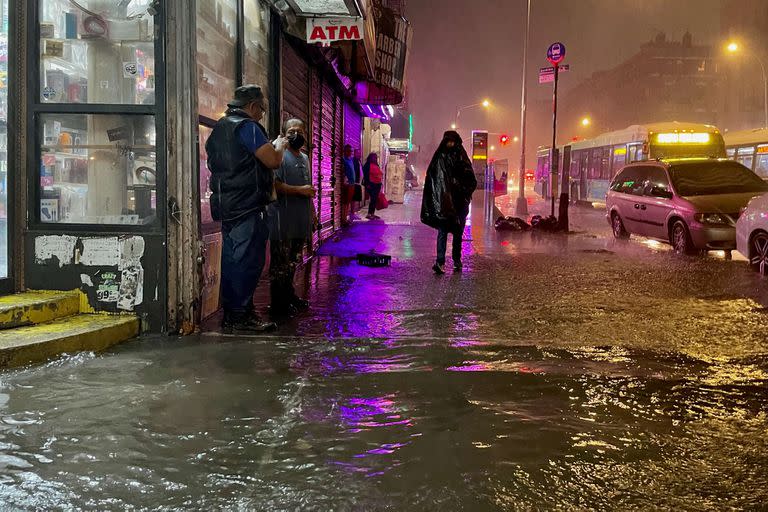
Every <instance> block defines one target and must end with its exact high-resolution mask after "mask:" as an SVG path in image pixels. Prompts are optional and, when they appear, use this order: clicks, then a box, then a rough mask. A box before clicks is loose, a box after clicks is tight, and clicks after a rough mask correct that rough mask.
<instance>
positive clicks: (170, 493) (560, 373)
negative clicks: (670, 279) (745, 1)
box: [0, 338, 768, 510]
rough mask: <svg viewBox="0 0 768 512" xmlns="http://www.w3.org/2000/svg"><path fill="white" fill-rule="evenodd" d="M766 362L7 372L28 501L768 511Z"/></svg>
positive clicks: (10, 483)
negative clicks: (766, 505)
mask: <svg viewBox="0 0 768 512" xmlns="http://www.w3.org/2000/svg"><path fill="white" fill-rule="evenodd" d="M766 372H768V361H767V360H766V359H765V358H751V359H745V360H733V361H723V362H704V361H700V360H695V359H692V358H688V357H685V356H679V355H674V354H667V355H662V354H657V353H647V352H641V351H633V350H625V349H618V348H596V347H593V348H582V349H573V350H569V349H553V348H541V347H531V346H528V347H508V346H503V345H499V344H495V343H474V344H467V345H466V346H459V345H457V344H456V343H454V344H448V343H445V342H443V341H438V340H419V339H412V340H408V341H403V340H373V339H346V340H337V341H332V342H327V341H320V340H317V341H311V340H306V339H297V338H288V339H283V340H280V341H277V340H266V339H264V340H250V341H243V340H226V341H211V340H210V339H206V340H200V341H191V340H186V341H185V342H183V345H182V344H180V343H179V342H169V341H162V340H154V339H152V340H144V341H141V342H139V343H136V344H134V345H133V346H131V347H130V348H126V349H123V350H120V351H118V353H116V354H112V355H110V356H106V357H93V356H87V355H85V356H77V357H73V358H68V359H64V360H60V361H57V362H55V363H50V364H48V365H47V366H45V367H42V368H34V369H28V370H20V371H17V372H13V373H10V374H7V375H6V376H5V378H4V379H3V394H2V398H3V404H2V417H1V419H0V421H1V423H2V433H1V434H0V443H2V445H0V446H2V457H1V458H0V463H2V468H3V469H2V473H3V482H2V484H1V485H0V499H1V500H2V502H3V503H4V504H5V506H6V507H11V508H20V509H29V510H33V509H34V510H42V509H55V508H59V507H61V508H91V509H112V508H120V509H124V508H129V507H137V508H145V509H174V508H194V509H199V510H203V509H205V510H214V509H242V510H295V509H302V510H304V509H307V510H329V509H336V510H339V509H341V510H346V509H354V510H380V509H385V508H389V507H391V508H395V509H404V510H432V509H435V508H440V507H448V508H451V509H463V510H501V509H507V510H514V509H518V508H528V507H535V508H555V507H564V508H595V509H606V508H608V509H626V508H640V509H650V508H665V509H707V508H711V507H713V506H714V505H715V504H717V508H731V507H736V508H755V507H759V506H761V505H762V504H763V503H765V501H766V499H768V495H766V489H768V474H766V472H765V471H764V470H763V468H764V467H765V465H766V463H768V458H767V456H766V453H768V451H767V450H766V448H768V441H766V437H765V431H766V429H767V428H768V416H767V415H766V414H767V413H768V410H767V409H768V403H766V399H765V397H766V396H767V395H766V392H767V391H768V389H766V375H767V374H766Z"/></svg>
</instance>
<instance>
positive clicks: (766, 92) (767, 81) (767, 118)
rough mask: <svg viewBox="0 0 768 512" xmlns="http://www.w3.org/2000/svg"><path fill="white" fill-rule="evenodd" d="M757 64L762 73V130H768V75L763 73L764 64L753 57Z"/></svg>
mask: <svg viewBox="0 0 768 512" xmlns="http://www.w3.org/2000/svg"><path fill="white" fill-rule="evenodd" d="M755 58H756V59H757V62H758V63H760V69H761V70H762V72H763V109H764V113H763V128H768V75H766V73H765V64H763V60H762V59H761V58H760V57H758V56H757V55H755Z"/></svg>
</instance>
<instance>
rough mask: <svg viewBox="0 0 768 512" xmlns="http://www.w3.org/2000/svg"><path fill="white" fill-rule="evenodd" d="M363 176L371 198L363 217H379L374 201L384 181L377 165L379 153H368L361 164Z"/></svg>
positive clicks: (375, 201) (370, 218)
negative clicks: (366, 213) (363, 163)
mask: <svg viewBox="0 0 768 512" xmlns="http://www.w3.org/2000/svg"><path fill="white" fill-rule="evenodd" d="M363 176H365V189H366V190H367V191H368V196H369V197H370V199H371V204H369V205H368V215H367V216H366V217H365V218H366V219H368V220H373V219H379V218H380V217H379V216H378V215H376V203H377V201H378V199H379V194H381V187H382V184H383V183H384V173H383V172H382V170H381V167H379V155H377V154H376V153H371V154H370V155H368V159H367V160H366V161H365V165H364V166H363Z"/></svg>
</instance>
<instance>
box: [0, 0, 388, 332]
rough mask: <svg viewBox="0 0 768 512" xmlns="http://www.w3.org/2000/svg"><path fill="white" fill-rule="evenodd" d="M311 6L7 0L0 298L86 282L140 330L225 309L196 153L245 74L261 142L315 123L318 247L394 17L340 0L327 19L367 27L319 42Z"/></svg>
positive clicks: (2, 52) (216, 241) (1, 1)
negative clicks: (382, 26)
mask: <svg viewBox="0 0 768 512" xmlns="http://www.w3.org/2000/svg"><path fill="white" fill-rule="evenodd" d="M311 3H312V2H290V5H287V4H286V3H285V2H274V3H273V2H267V1H265V0H193V1H190V0H164V1H159V0H122V1H119V2H115V1H111V0H78V1H76V2H75V1H70V0H0V21H2V24H0V288H2V292H4V293H10V292H13V291H20V290H24V289H62V290H71V289H80V290H81V291H82V292H83V297H84V300H86V301H87V302H88V306H90V307H91V308H93V309H94V310H96V311H110V312H115V313H120V312H125V313H133V314H137V315H139V316H140V317H141V318H142V320H143V322H142V325H143V328H144V330H148V331H154V332H167V331H170V332H191V331H193V330H194V329H196V328H197V327H198V326H199V325H200V322H201V320H202V319H203V318H205V317H206V316H207V315H210V314H212V313H213V312H215V311H216V310H217V309H218V304H219V301H218V295H219V287H218V279H219V278H218V268H219V261H220V251H221V228H220V226H219V225H218V224H217V223H216V222H214V221H213V220H212V218H211V214H210V208H209V198H210V192H209V189H208V182H209V179H210V175H209V173H208V171H207V166H206V154H205V151H204V146H205V141H206V140H207V137H208V136H209V135H210V132H211V128H212V126H213V125H214V123H215V122H216V120H217V119H218V118H219V117H221V115H222V114H223V113H224V111H225V110H226V103H227V100H228V99H230V98H231V97H232V94H233V91H234V89H235V88H236V87H237V86H239V85H242V84H245V83H257V84H259V85H261V86H262V88H263V89H264V90H265V91H266V93H267V96H268V98H269V112H268V113H267V115H266V116H265V119H264V120H263V123H264V124H265V126H266V127H267V130H268V132H269V135H270V137H274V136H276V135H277V134H278V132H279V129H280V125H281V122H282V121H284V120H285V119H287V118H289V117H299V118H302V119H305V120H306V121H307V126H308V131H309V134H310V137H309V140H310V144H309V150H308V151H309V156H310V159H311V162H312V169H313V180H314V183H315V186H316V187H317V191H318V194H317V198H316V201H317V207H318V212H320V221H321V226H320V228H319V229H318V231H317V233H316V234H315V238H314V240H313V246H315V247H316V246H317V244H319V243H320V242H321V241H322V240H323V239H324V238H327V237H328V236H330V235H331V234H332V233H333V232H334V230H335V229H337V228H338V227H339V226H340V224H341V209H340V206H339V202H340V186H341V179H340V177H341V173H342V166H341V153H342V148H343V145H344V143H345V142H348V143H350V144H352V145H357V146H360V145H361V144H362V129H363V128H362V127H363V116H364V108H363V107H364V106H365V105H367V104H369V103H374V104H375V103H376V101H377V99H378V98H376V97H369V96H368V95H366V94H361V91H362V92H365V91H366V90H372V91H377V94H380V92H381V91H382V90H383V91H387V89H386V87H384V88H382V84H381V83H380V82H381V80H379V81H377V74H378V73H380V71H381V70H378V69H377V68H376V67H375V66H373V63H375V62H376V55H375V52H376V51H377V50H376V46H375V42H376V38H377V35H376V22H379V21H380V20H382V19H384V20H386V18H382V17H386V16H390V17H391V11H389V12H385V11H386V10H382V9H381V8H380V6H379V5H378V4H377V3H374V4H371V3H369V2H367V1H363V0H359V1H350V2H346V3H344V9H342V11H341V12H338V13H327V14H329V15H333V16H335V17H339V18H341V19H347V20H364V22H365V33H364V34H361V37H360V39H359V40H350V41H345V42H340V43H338V44H337V43H335V42H334V43H333V44H331V45H330V47H327V46H326V47H323V48H321V47H317V46H314V45H309V44H307V43H306V27H307V24H308V23H313V21H312V20H314V19H315V18H316V17H317V13H315V14H313V15H312V16H307V15H306V12H302V10H301V7H302V6H305V4H311ZM309 7H310V8H311V7H312V6H311V5H310V6H309ZM302 36H305V37H302ZM372 43H373V45H372ZM372 52H373V53H372ZM401 78H402V77H401ZM384 85H387V84H384ZM395 92H396V91H395ZM386 100H387V101H390V102H391V101H395V100H396V95H392V94H390V95H389V96H388V97H387V98H386Z"/></svg>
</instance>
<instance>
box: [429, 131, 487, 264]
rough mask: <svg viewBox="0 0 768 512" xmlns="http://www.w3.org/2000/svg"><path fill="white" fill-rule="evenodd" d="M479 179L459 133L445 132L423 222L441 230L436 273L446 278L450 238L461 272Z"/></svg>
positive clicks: (431, 169)
mask: <svg viewBox="0 0 768 512" xmlns="http://www.w3.org/2000/svg"><path fill="white" fill-rule="evenodd" d="M476 188H477V178H475V172H474V170H473V169H472V162H471V161H470V160H469V156H467V152H466V151H465V150H464V146H462V140H461V137H460V136H459V134H458V133H457V132H455V131H448V132H445V134H444V135H443V140H442V142H441V143H440V146H439V147H438V148H437V151H436V152H435V154H434V156H433V157H432V161H431V162H430V164H429V168H428V169H427V178H426V181H425V183H424V195H423V197H422V203H421V222H422V223H424V224H426V225H427V226H430V227H432V228H435V229H437V258H436V259H435V264H434V266H433V267H432V270H433V271H434V272H435V274H438V275H440V274H445V251H446V250H447V246H448V235H449V234H450V235H452V236H453V252H452V257H453V268H454V270H455V271H456V272H461V270H462V262H461V242H462V238H463V235H464V226H465V225H466V222H467V215H469V204H470V203H471V201H472V193H473V192H474V191H475V189H476Z"/></svg>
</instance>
